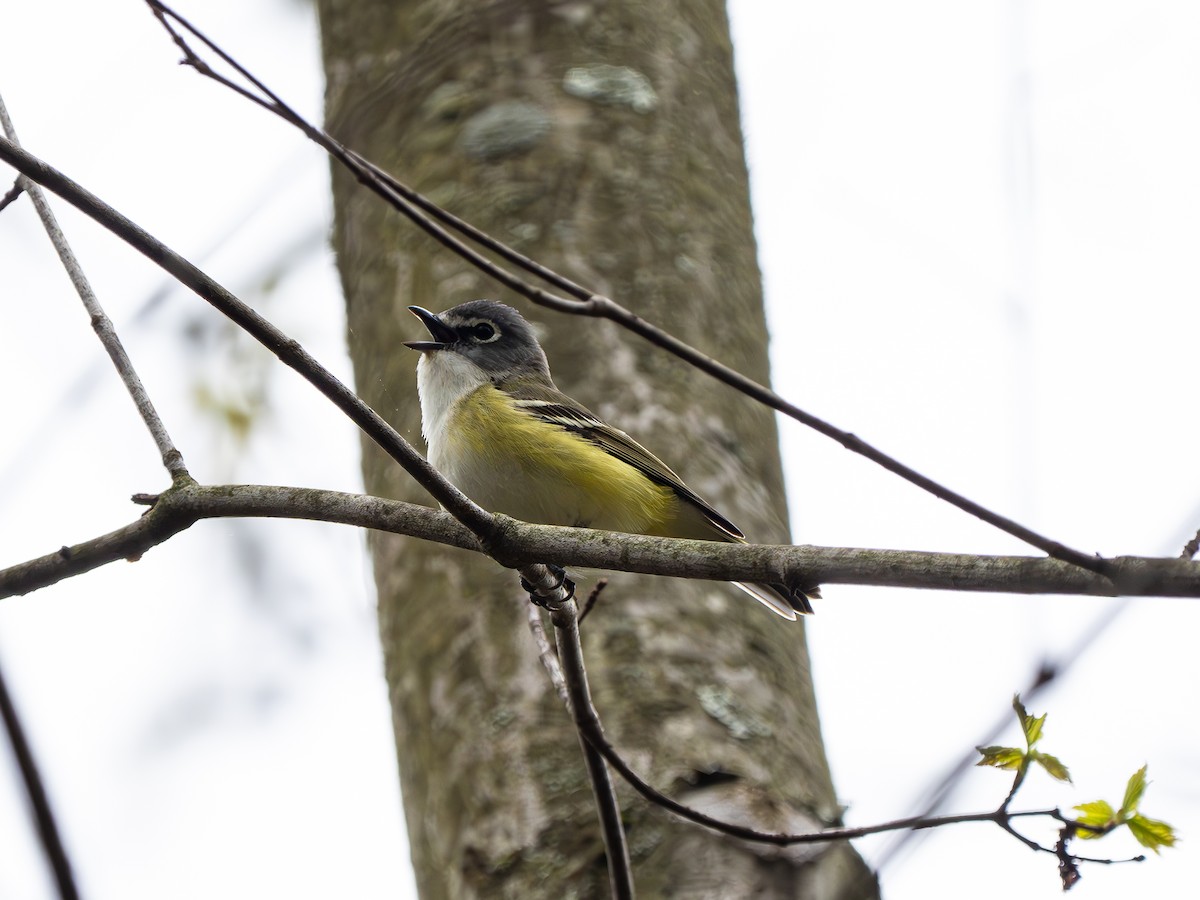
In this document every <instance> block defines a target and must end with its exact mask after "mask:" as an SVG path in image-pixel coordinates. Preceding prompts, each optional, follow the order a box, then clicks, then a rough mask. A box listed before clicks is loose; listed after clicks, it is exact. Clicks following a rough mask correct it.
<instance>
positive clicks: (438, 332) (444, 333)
mask: <svg viewBox="0 0 1200 900" xmlns="http://www.w3.org/2000/svg"><path fill="white" fill-rule="evenodd" d="M408 311H409V312H411V313H412V314H413V315H414V316H416V317H417V318H418V319H420V320H421V322H422V323H424V325H425V327H426V328H428V329H429V333H430V335H432V336H433V340H432V341H405V342H404V346H405V347H410V348H411V349H413V350H420V351H421V352H422V353H432V352H433V351H435V350H445V349H446V347H447V346H449V345H450V344H453V343H454V342H455V341H457V340H458V332H457V331H455V330H454V329H453V328H451V327H450V326H449V325H447V324H446V323H445V322H443V321H442V320H441V319H439V318H438V317H437V316H435V315H434V314H433V313H431V312H430V311H429V310H427V309H422V308H421V307H419V306H410V307H409V308H408Z"/></svg>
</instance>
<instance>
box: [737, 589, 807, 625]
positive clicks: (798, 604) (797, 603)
mask: <svg viewBox="0 0 1200 900" xmlns="http://www.w3.org/2000/svg"><path fill="white" fill-rule="evenodd" d="M734 584H735V585H737V586H738V587H740V588H741V589H742V590H743V591H745V592H746V593H747V594H749V595H750V596H751V597H753V598H754V599H755V600H757V601H758V602H759V603H761V604H762V605H763V606H765V607H767V609H769V610H771V612H773V613H775V614H777V615H780V616H783V618H785V619H789V620H791V621H793V622H794V621H796V613H800V615H807V614H809V613H811V612H812V611H813V608H812V604H811V603H810V602H809V600H812V599H819V598H820V596H821V591H820V589H819V588H815V587H812V588H805V589H804V590H802V591H801V590H793V589H792V588H789V587H787V586H786V585H783V584H743V583H742V582H740V581H735V582H734Z"/></svg>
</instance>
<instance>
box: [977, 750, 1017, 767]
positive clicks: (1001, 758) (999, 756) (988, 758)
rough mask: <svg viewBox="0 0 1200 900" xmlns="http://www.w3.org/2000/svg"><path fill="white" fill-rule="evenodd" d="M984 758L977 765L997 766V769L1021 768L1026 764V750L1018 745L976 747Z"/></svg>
mask: <svg viewBox="0 0 1200 900" xmlns="http://www.w3.org/2000/svg"><path fill="white" fill-rule="evenodd" d="M975 749H976V750H978V751H979V752H980V753H981V754H983V759H981V760H979V762H977V763H975V765H977V766H995V767H996V768H997V769H1019V768H1021V766H1023V765H1024V764H1025V751H1024V750H1018V749H1017V748H1016V747H976V748H975Z"/></svg>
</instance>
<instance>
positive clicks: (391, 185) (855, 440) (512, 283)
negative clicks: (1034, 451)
mask: <svg viewBox="0 0 1200 900" xmlns="http://www.w3.org/2000/svg"><path fill="white" fill-rule="evenodd" d="M146 2H147V3H148V5H149V6H150V7H151V9H152V10H153V12H154V15H155V16H156V17H157V18H158V19H159V21H160V22H161V23H162V24H163V26H164V28H166V30H167V31H168V32H169V33H170V35H171V37H172V39H173V40H174V42H175V44H176V45H177V46H178V47H179V48H180V50H181V52H182V53H183V54H184V62H185V63H186V64H187V65H189V66H191V67H193V68H194V69H196V71H197V72H199V73H200V74H202V75H204V76H206V77H209V78H212V79H213V80H215V81H217V82H218V83H220V84H222V85H224V86H225V87H228V88H229V89H231V90H233V91H235V92H237V93H238V94H240V95H241V96H243V97H246V98H247V99H249V100H250V101H252V102H254V103H256V104H258V105H259V106H261V107H263V108H264V109H266V110H268V111H270V112H272V113H274V114H275V115H277V116H279V117H280V118H282V119H284V120H285V121H287V122H289V123H290V124H292V125H294V126H295V127H297V128H299V129H300V130H301V131H302V132H303V133H304V134H305V135H306V136H308V137H309V138H310V139H311V140H313V141H315V142H316V143H317V144H319V145H320V146H321V147H323V148H324V149H325V150H326V151H327V152H329V153H330V154H331V155H332V156H333V157H334V158H335V159H337V160H338V161H339V162H341V163H342V164H343V165H344V166H345V167H346V168H347V169H348V170H349V171H351V172H352V173H354V175H355V176H356V177H357V178H358V180H359V181H360V182H361V183H362V184H364V185H365V186H366V187H368V188H369V189H371V190H372V191H374V192H375V193H376V194H378V195H379V196H381V197H383V198H384V199H385V200H387V201H388V202H389V203H391V204H392V206H393V207H394V208H395V209H397V210H398V211H399V212H400V213H402V214H403V215H405V216H406V217H408V218H409V219H410V220H411V221H412V222H413V223H414V224H416V225H417V226H418V227H420V228H421V229H422V230H424V231H425V232H426V233H427V234H429V235H430V236H431V237H432V238H434V240H436V241H438V242H439V243H441V244H442V245H443V246H445V247H447V248H448V249H449V250H451V251H452V252H453V253H455V254H457V255H458V256H460V257H461V258H463V259H465V260H467V261H468V262H470V263H471V264H472V265H474V266H475V267H476V268H478V269H479V270H480V271H482V272H484V273H485V274H487V275H488V276H489V277H491V278H493V279H495V280H496V281H498V282H499V283H500V284H502V285H504V286H505V287H507V288H509V289H510V290H512V291H513V292H515V293H518V294H520V295H521V296H524V297H526V298H528V299H529V300H531V301H532V302H534V303H536V304H538V305H541V306H544V307H547V308H549V309H555V310H558V311H559V312H565V313H572V314H575V315H586V316H595V317H600V318H605V319H609V320H610V321H612V322H615V323H617V324H619V325H621V326H623V327H624V328H626V329H628V330H629V331H632V332H633V333H635V334H638V335H640V336H641V337H643V338H645V339H646V340H648V341H649V342H650V343H652V344H654V345H655V346H657V347H659V348H661V349H663V350H666V351H667V352H669V353H671V354H673V355H675V356H677V357H679V358H680V359H683V360H685V361H686V362H688V363H690V364H691V365H693V366H694V367H696V368H698V369H700V370H701V371H703V372H705V373H707V374H709V375H711V376H713V377H714V378H716V379H718V380H719V381H721V382H723V383H724V384H727V385H729V386H730V387H732V388H734V389H736V390H738V391H741V392H742V393H744V394H746V395H747V396H750V397H752V398H754V399H755V400H758V401H759V402H760V403H763V404H765V405H766V406H769V407H770V408H772V409H774V410H777V411H778V412H781V413H783V414H784V415H787V416H790V417H791V418H793V419H795V420H796V421H798V422H800V423H802V424H804V425H806V426H808V427H809V428H812V429H813V430H815V431H817V432H819V433H821V434H823V435H825V436H826V437H829V438H831V439H833V440H835V441H837V442H838V443H840V444H841V445H842V446H843V447H845V448H846V449H847V450H850V451H851V452H853V453H857V454H859V455H861V456H864V457H866V458H867V459H869V460H871V461H872V462H874V463H876V464H877V465H880V466H882V467H883V468H885V469H887V470H888V471H890V472H892V473H893V474H895V475H898V476H899V477H901V478H903V479H904V480H905V481H908V482H909V483H911V484H914V485H916V486H917V487H919V488H921V489H922V490H925V491H927V492H929V493H931V494H933V495H934V496H935V497H938V498H939V499H941V500H944V501H946V502H947V503H950V504H951V505H953V506H955V507H957V508H959V509H961V510H962V511H964V512H966V513H968V514H970V515H972V516H975V517H976V518H978V519H980V520H982V521H984V522H987V523H988V524H990V525H992V526H993V527H995V528H998V529H1000V530H1001V531H1004V532H1006V533H1007V534H1010V535H1012V536H1014V537H1016V538H1018V539H1020V540H1022V541H1024V542H1026V543H1028V544H1030V545H1031V546H1034V547H1037V548H1038V549H1039V550H1042V551H1043V552H1044V553H1046V554H1048V555H1049V556H1051V557H1054V558H1055V559H1060V560H1063V561H1064V562H1068V563H1071V564H1073V565H1077V566H1080V567H1081V568H1084V569H1087V570H1088V571H1091V572H1095V573H1097V574H1099V575H1105V574H1107V571H1108V564H1107V561H1106V560H1105V559H1103V558H1102V557H1099V556H1094V555H1090V554H1087V553H1083V552H1081V551H1079V550H1075V549H1073V548H1071V547H1067V546H1066V545H1064V544H1062V543H1060V542H1058V541H1054V540H1051V539H1050V538H1048V537H1045V536H1044V535H1041V534H1039V533H1037V532H1035V531H1033V530H1032V529H1029V528H1026V527H1025V526H1023V525H1021V524H1020V523H1018V522H1016V521H1014V520H1012V519H1010V518H1008V517H1006V516H1002V515H1000V514H999V513H996V512H993V511H992V510H989V509H987V508H986V507H984V506H982V505H980V504H978V503H976V502H974V501H973V500H970V499H968V498H967V497H965V496H963V495H962V494H959V493H957V492H956V491H952V490H950V489H949V488H947V487H945V486H943V485H941V484H939V483H938V482H936V481H934V480H933V479H931V478H928V477H927V476H925V475H922V474H921V473H920V472H917V471H916V470H915V469H913V468H911V467H909V466H907V465H905V464H903V463H901V462H900V461H899V460H897V459H894V458H893V457H891V456H889V455H888V454H886V453H883V452H882V451H880V450H878V449H876V448H875V447H873V446H871V445H870V444H868V443H867V442H866V441H863V440H862V439H861V438H859V437H858V436H857V435H854V434H851V433H850V432H847V431H843V430H842V429H840V428H837V427H835V426H833V425H832V424H830V423H828V422H826V421H824V420H822V419H820V418H818V417H816V416H814V415H812V414H810V413H807V412H805V411H804V410H802V409H800V408H799V407H798V406H796V405H795V404H792V403H790V402H788V401H787V400H785V399H783V398H782V397H780V396H779V395H778V394H776V393H775V392H774V391H771V390H770V389H768V388H767V387H765V386H763V385H761V384H759V383H758V382H756V381H754V380H753V379H750V378H747V377H746V376H745V375H742V374H741V373H739V372H737V371H735V370H734V369H731V368H729V367H728V366H725V365H724V364H722V363H719V362H717V361H716V360H714V359H712V358H710V357H708V356H706V355H704V354H703V353H701V352H700V351H698V350H696V349H695V348H694V347H691V346H690V345H688V344H686V343H684V342H683V341H681V340H679V339H678V338H676V337H674V336H672V335H671V334H669V333H667V332H666V331H664V330H662V329H661V328H658V327H657V326H655V325H652V324H650V323H649V322H647V321H645V320H644V319H642V318H641V317H639V316H637V315H635V314H634V313H633V312H631V311H630V310H628V309H626V308H624V307H623V306H621V305H620V304H618V303H616V302H614V301H613V300H611V299H609V298H608V297H604V296H601V295H599V294H595V293H593V292H591V291H589V290H588V289H586V288H584V287H581V286H580V285H577V284H575V283H574V282H572V281H570V280H568V279H566V278H564V277H562V276H559V275H557V273H554V272H552V270H550V269H548V268H547V267H545V266H541V265H539V264H537V263H534V262H533V261H531V260H528V259H527V258H526V257H524V256H522V255H521V254H519V253H517V252H516V251H515V250H512V249H511V248H509V247H507V246H506V245H504V244H503V243H502V242H500V241H498V240H496V239H494V238H491V237H489V236H486V235H484V233H483V232H482V231H480V230H479V229H476V228H474V227H471V226H467V227H462V226H466V223H465V222H463V221H462V220H461V219H458V218H457V217H455V216H452V215H450V214H448V213H443V211H441V210H440V209H439V208H438V207H437V206H436V204H434V203H433V202H432V201H430V200H428V199H427V198H425V197H422V196H421V195H420V194H418V193H417V192H416V191H413V190H412V189H411V188H408V187H406V186H404V185H403V184H402V183H401V182H399V181H398V180H397V179H395V178H393V177H392V176H390V175H386V174H384V173H382V170H380V169H379V168H378V167H377V166H375V165H373V164H371V163H369V162H367V160H366V159H364V158H363V157H362V156H361V155H360V154H358V153H356V152H355V151H353V150H350V149H348V148H346V147H344V146H343V145H342V144H340V143H338V142H337V141H336V140H334V139H333V137H331V136H330V135H329V134H327V133H326V132H324V131H322V130H320V129H318V128H316V127H315V126H313V125H311V124H310V123H309V122H307V121H306V120H305V119H304V118H303V117H301V116H300V115H299V114H298V113H297V112H296V111H295V110H294V109H292V108H291V107H290V106H288V105H287V104H286V103H284V102H283V100H282V99H281V98H280V97H279V96H278V95H277V94H275V93H274V92H273V91H271V90H270V89H269V88H267V87H266V85H265V84H263V83H262V82H261V81H259V80H258V79H257V78H255V77H254V76H253V75H251V74H250V72H249V71H248V70H247V69H246V68H245V67H244V66H242V65H241V64H240V63H238V62H237V61H236V60H234V59H233V58H232V57H231V56H229V54H227V53H226V52H225V51H224V50H222V49H221V48H220V47H219V46H218V45H217V44H216V43H215V42H213V41H212V40H211V39H209V38H208V37H207V36H205V35H204V34H203V33H202V32H201V31H200V30H199V29H197V28H196V27H195V26H193V25H192V24H191V23H190V22H188V21H187V20H186V19H184V18H183V17H182V16H180V15H179V14H178V13H176V12H175V11H174V10H172V9H171V8H170V7H168V6H166V5H165V4H164V3H161V2H159V0H146ZM168 17H169V18H170V19H173V20H174V21H175V22H177V23H179V25H180V26H181V27H183V28H184V29H186V30H187V31H188V32H189V33H190V34H192V35H194V36H195V37H196V38H197V39H198V40H199V41H201V42H202V43H203V44H204V45H205V46H206V47H208V48H209V49H210V50H212V51H213V52H214V53H216V54H217V55H218V56H219V57H220V58H221V59H222V60H223V61H224V62H225V63H227V64H228V65H230V66H231V67H232V68H233V69H234V70H235V71H236V72H237V73H238V74H239V75H241V76H242V77H243V78H245V79H246V80H247V81H248V82H249V83H250V84H251V85H253V86H254V88H255V89H256V90H258V91H260V92H261V94H262V96H257V95H255V94H254V93H253V92H252V91H250V90H248V89H246V88H244V87H242V86H240V85H238V84H236V83H235V82H233V81H232V80H230V79H228V78H226V77H225V76H223V75H221V74H220V73H218V72H216V71H215V70H213V69H212V68H211V67H210V66H209V65H208V64H207V63H205V62H204V60H203V59H201V58H200V57H199V56H198V55H197V54H196V53H195V52H194V51H193V50H192V49H191V47H190V46H189V45H188V43H187V41H186V40H185V39H184V38H183V37H182V35H180V34H179V33H178V32H177V31H176V30H175V29H174V28H173V27H172V26H171V25H170V22H169V21H168ZM422 210H424V211H425V212H429V213H431V214H432V215H435V216H436V217H437V218H438V219H439V220H440V221H442V222H443V223H445V224H446V225H448V226H450V227H451V228H453V229H455V230H458V231H460V233H462V234H464V235H465V236H466V237H467V238H469V239H471V240H477V241H480V242H481V244H482V245H483V246H486V247H487V248H488V249H489V250H491V251H493V252H495V253H498V254H499V255H500V256H502V257H503V258H504V259H506V260H508V261H509V262H511V263H513V264H515V265H517V266H519V267H520V268H523V269H525V270H526V271H529V272H531V273H533V274H535V275H537V276H538V277H540V278H543V279H545V280H547V281H550V282H551V283H553V284H555V285H556V286H557V287H559V288H560V289H561V290H563V291H565V292H566V293H568V294H569V295H571V297H562V296H558V295H555V294H552V293H550V292H548V291H545V290H542V289H541V288H538V287H535V286H534V285H531V284H529V283H528V282H526V281H524V280H523V279H521V278H519V277H518V276H516V275H514V274H513V273H512V272H510V271H509V270H507V269H505V268H504V267H503V266H500V265H497V264H496V263H493V262H492V261H491V260H490V259H489V258H488V257H487V256H485V255H484V254H482V253H480V252H478V251H477V250H475V249H474V248H472V247H470V246H468V245H467V244H465V243H464V242H463V241H461V240H459V239H458V238H456V237H454V236H453V235H452V234H450V233H449V232H448V231H446V229H444V228H442V227H441V226H440V225H438V224H437V223H436V222H434V221H432V219H431V218H430V217H429V216H427V215H426V214H425V212H422ZM434 210H437V212H434ZM481 238H482V240H481Z"/></svg>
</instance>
